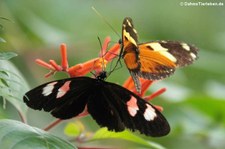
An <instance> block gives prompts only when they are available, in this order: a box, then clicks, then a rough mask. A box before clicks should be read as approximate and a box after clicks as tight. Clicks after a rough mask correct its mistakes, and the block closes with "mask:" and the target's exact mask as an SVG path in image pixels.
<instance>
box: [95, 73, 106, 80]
mask: <svg viewBox="0 0 225 149" xmlns="http://www.w3.org/2000/svg"><path fill="white" fill-rule="evenodd" d="M106 78H107V72H106V71H102V72H100V73H99V74H98V76H97V77H96V79H97V80H105V79H106Z"/></svg>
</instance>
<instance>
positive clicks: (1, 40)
mask: <svg viewBox="0 0 225 149" xmlns="http://www.w3.org/2000/svg"><path fill="white" fill-rule="evenodd" d="M0 28H1V25H0ZM0 42H6V41H5V39H3V38H1V37H0Z"/></svg>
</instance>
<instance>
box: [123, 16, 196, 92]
mask: <svg viewBox="0 0 225 149" xmlns="http://www.w3.org/2000/svg"><path fill="white" fill-rule="evenodd" d="M121 45H122V48H121V52H120V53H121V56H122V57H123V59H124V62H125V64H126V66H127V68H128V70H129V71H130V74H131V76H132V78H133V80H134V83H135V86H136V89H137V91H138V92H140V91H141V85H140V81H139V78H138V77H142V78H145V79H149V80H159V79H163V78H166V77H168V76H170V75H171V74H173V73H174V71H175V69H176V68H177V67H183V66H186V65H189V64H192V62H193V61H194V60H196V59H197V58H198V56H197V52H198V49H197V48H196V47H194V46H192V45H190V44H187V43H184V42H178V41H163V40H161V41H152V42H146V43H138V36H137V31H136V30H135V29H134V25H133V23H132V19H131V18H129V17H126V18H125V19H124V21H123V26H122V42H121Z"/></svg>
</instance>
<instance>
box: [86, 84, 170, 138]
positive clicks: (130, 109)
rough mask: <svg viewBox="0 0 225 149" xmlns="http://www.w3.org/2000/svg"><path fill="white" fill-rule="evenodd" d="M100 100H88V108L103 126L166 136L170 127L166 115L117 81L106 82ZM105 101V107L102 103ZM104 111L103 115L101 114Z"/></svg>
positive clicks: (115, 129)
mask: <svg viewBox="0 0 225 149" xmlns="http://www.w3.org/2000/svg"><path fill="white" fill-rule="evenodd" d="M102 87H103V88H102V90H100V92H99V93H100V94H97V95H98V96H97V97H98V98H97V99H98V100H96V101H95V103H94V104H93V103H92V104H90V103H88V111H89V113H90V114H91V115H92V117H93V118H94V119H95V120H96V122H97V123H98V124H99V125H100V126H106V127H108V128H109V129H110V130H114V131H122V130H124V129H125V128H129V129H130V130H132V131H134V130H139V131H140V133H143V134H145V135H148V136H163V135H166V134H168V133H169V131H170V127H169V124H168V122H167V120H166V119H165V118H164V116H163V115H162V114H161V113H160V112H159V111H158V110H157V109H156V108H155V107H154V106H152V105H151V104H149V103H148V102H146V101H145V100H143V99H142V98H140V97H139V96H137V95H135V94H134V93H132V92H130V91H129V90H127V89H125V88H123V87H121V86H119V85H116V84H114V83H109V82H105V84H104V86H102ZM102 104H104V107H100V105H102ZM99 113H102V114H101V116H99V115H98V114H99Z"/></svg>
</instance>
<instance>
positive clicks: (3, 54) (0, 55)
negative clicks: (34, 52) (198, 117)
mask: <svg viewBox="0 0 225 149" xmlns="http://www.w3.org/2000/svg"><path fill="white" fill-rule="evenodd" d="M15 56H17V54H16V53H14V52H1V53H0V60H9V59H11V58H13V57H15Z"/></svg>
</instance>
